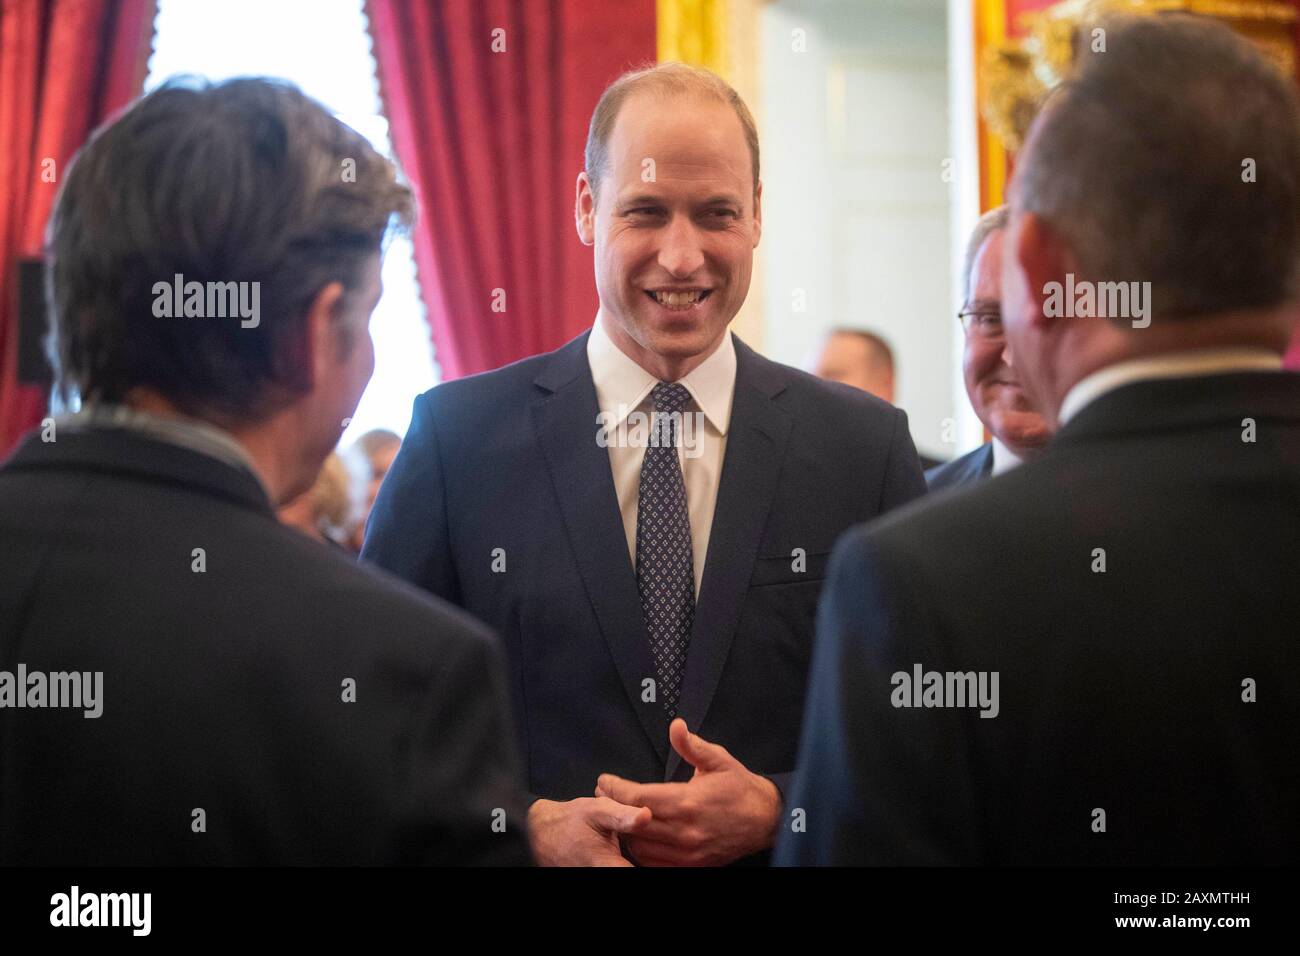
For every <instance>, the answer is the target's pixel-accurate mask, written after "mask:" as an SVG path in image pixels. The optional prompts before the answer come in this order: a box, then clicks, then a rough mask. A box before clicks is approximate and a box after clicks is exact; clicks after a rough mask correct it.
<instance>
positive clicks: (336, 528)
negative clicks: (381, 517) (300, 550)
mask: <svg viewBox="0 0 1300 956" xmlns="http://www.w3.org/2000/svg"><path fill="white" fill-rule="evenodd" d="M359 492H361V489H359V488H357V487H356V484H355V483H354V482H353V481H352V474H351V473H350V472H349V470H348V467H347V465H345V464H344V462H343V459H342V457H340V455H339V454H338V453H337V452H331V453H330V456H329V457H328V458H326V459H325V464H324V465H322V466H321V470H320V474H319V475H317V476H316V481H315V483H314V484H313V485H312V486H311V487H310V488H308V489H307V490H306V491H305V492H303V493H302V494H301V495H299V496H298V497H297V498H295V499H294V500H293V501H291V502H289V503H288V504H287V505H284V506H283V507H281V508H279V509H277V511H276V514H277V515H278V516H279V518H280V521H281V522H283V523H284V524H287V525H289V527H291V528H297V529H298V530H299V531H301V532H302V533H303V534H305V535H307V536H308V537H311V538H313V539H315V540H317V541H319V542H321V543H322V544H328V545H333V546H334V547H336V548H339V549H341V550H346V547H345V543H346V542H348V541H350V540H351V538H352V535H353V534H354V533H355V532H356V527H357V512H358V510H359V507H358V505H359V503H360V502H359V501H358V499H359V498H360V494H359ZM354 553H355V552H354Z"/></svg>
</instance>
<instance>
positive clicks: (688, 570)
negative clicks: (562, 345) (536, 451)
mask: <svg viewBox="0 0 1300 956" xmlns="http://www.w3.org/2000/svg"><path fill="white" fill-rule="evenodd" d="M650 394H651V397H652V398H653V399H654V416H653V422H654V426H653V428H652V432H653V434H652V436H651V438H650V441H649V442H648V444H647V447H646V450H645V460H644V461H642V462H641V488H640V491H639V493H638V495H637V504H636V584H637V590H638V591H640V592H641V614H642V616H643V617H644V618H645V627H646V633H647V634H648V635H649V637H650V653H651V655H652V656H653V657H654V662H655V670H656V671H657V673H658V678H659V699H660V700H661V701H663V705H664V709H665V710H667V711H668V719H669V720H672V719H673V718H674V717H675V716H677V701H678V698H680V697H681V693H682V672H683V671H684V670H685V669H686V647H687V644H688V643H689V642H690V637H691V623H692V622H693V621H694V620H695V565H694V559H693V556H692V552H691V520H690V514H689V512H688V511H687V508H686V483H685V481H684V480H683V479H682V466H681V463H680V462H679V461H678V459H677V442H678V439H679V438H680V425H681V415H682V408H683V407H684V406H685V405H686V403H687V401H689V400H690V397H691V395H690V392H688V391H687V390H686V386H684V385H669V384H666V383H664V382H660V383H659V384H658V385H656V386H655V387H654V391H652V392H651V393H650Z"/></svg>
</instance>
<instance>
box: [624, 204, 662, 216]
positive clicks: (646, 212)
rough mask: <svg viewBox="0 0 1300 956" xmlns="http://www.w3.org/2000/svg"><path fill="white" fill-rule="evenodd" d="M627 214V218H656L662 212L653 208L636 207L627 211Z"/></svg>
mask: <svg viewBox="0 0 1300 956" xmlns="http://www.w3.org/2000/svg"><path fill="white" fill-rule="evenodd" d="M627 214H628V215H629V216H658V215H661V214H662V212H661V210H658V209H656V208H655V207H654V206H638V207H637V208H636V209H629V210H628V211H627Z"/></svg>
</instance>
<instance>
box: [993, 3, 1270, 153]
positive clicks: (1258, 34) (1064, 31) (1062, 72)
mask: <svg viewBox="0 0 1300 956" xmlns="http://www.w3.org/2000/svg"><path fill="white" fill-rule="evenodd" d="M1169 11H1183V12H1187V13H1197V14H1201V15H1204V16H1210V17H1215V18H1216V19H1219V20H1223V21H1224V22H1226V23H1227V24H1228V25H1229V26H1231V27H1232V28H1233V29H1235V30H1237V31H1238V32H1239V33H1241V34H1243V35H1244V36H1246V37H1248V38H1249V39H1251V40H1252V41H1254V42H1255V43H1256V44H1257V45H1258V46H1259V47H1260V49H1261V50H1262V51H1263V52H1264V53H1265V54H1266V55H1267V56H1268V57H1269V58H1270V59H1271V60H1272V61H1273V62H1274V63H1276V64H1277V66H1278V68H1279V69H1280V70H1282V71H1283V72H1284V73H1286V74H1287V75H1288V76H1292V77H1294V76H1295V75H1296V56H1295V26H1296V8H1295V6H1293V5H1292V4H1291V3H1289V2H1286V0H1062V2H1061V3H1057V4H1054V5H1053V6H1051V7H1048V8H1046V9H1044V10H1042V11H1038V12H1034V13H1027V14H1025V15H1023V17H1022V19H1021V22H1020V23H1018V24H1017V26H1018V27H1020V28H1021V29H1022V30H1023V31H1024V32H1025V33H1026V36H1025V38H1024V39H1023V40H1008V41H1004V42H1003V43H999V44H996V45H992V46H989V47H987V48H986V49H985V50H984V51H983V53H982V54H981V59H980V64H979V84H978V89H979V101H980V114H981V116H982V117H983V118H984V121H985V122H986V123H987V124H988V126H989V128H990V129H991V130H993V131H994V132H995V133H996V134H997V135H998V136H999V137H1000V138H1001V139H1002V140H1003V141H1004V142H1005V143H1006V146H1007V148H1008V149H1009V150H1011V151H1012V152H1014V151H1015V150H1017V149H1019V147H1020V144H1021V142H1023V140H1024V135H1025V133H1026V132H1027V131H1028V129H1029V124H1030V123H1031V122H1032V121H1033V118H1034V116H1035V114H1036V113H1037V112H1038V106H1039V104H1040V103H1041V101H1042V97H1043V95H1044V94H1045V93H1046V92H1047V91H1049V90H1050V89H1052V88H1053V87H1054V86H1056V85H1057V84H1059V83H1060V82H1061V81H1062V80H1064V79H1065V78H1066V77H1068V76H1069V75H1070V71H1071V69H1072V68H1073V63H1074V51H1075V49H1076V46H1077V43H1078V42H1079V37H1080V30H1081V29H1084V28H1086V27H1087V26H1088V25H1089V24H1092V23H1095V22H1096V21H1097V20H1099V19H1101V18H1102V17H1103V16H1104V15H1106V14H1112V13H1132V14H1141V15H1153V14H1157V13H1165V12H1169Z"/></svg>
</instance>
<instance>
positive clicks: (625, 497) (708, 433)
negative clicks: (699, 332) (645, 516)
mask: <svg viewBox="0 0 1300 956" xmlns="http://www.w3.org/2000/svg"><path fill="white" fill-rule="evenodd" d="M605 321H606V320H605V317H604V315H603V314H597V316H596V322H595V324H594V325H593V326H592V329H591V335H590V337H589V338H588V339H587V362H588V363H589V364H590V365H591V377H592V380H593V381H594V382H595V385H596V403H597V404H598V405H599V406H600V411H601V414H602V416H604V417H603V419H602V421H603V423H604V424H605V426H606V428H607V429H608V430H609V431H610V439H609V442H608V449H609V465H610V469H611V470H612V471H613V474H614V490H615V492H617V494H618V508H619V511H620V512H622V514H623V531H624V533H625V534H626V535H627V553H628V557H629V559H630V560H631V562H632V567H633V569H635V568H636V515H637V497H638V494H639V492H640V489H641V462H642V461H643V460H644V459H645V444H644V441H637V440H636V438H635V436H636V435H637V434H638V432H637V430H632V429H628V430H627V434H628V435H631V436H633V440H631V441H620V440H618V439H617V437H616V436H615V434H614V433H613V429H615V428H617V427H618V426H621V425H625V424H626V422H627V418H628V416H629V415H630V414H631V413H632V412H634V411H637V412H641V413H643V414H644V415H647V416H648V415H649V414H650V413H651V412H652V411H653V410H654V404H653V402H652V400H651V398H650V391H651V389H653V388H654V387H655V386H656V385H657V384H659V380H658V379H656V378H655V377H654V376H653V375H651V374H650V373H649V372H647V371H646V370H645V369H643V368H642V367H641V366H640V365H638V364H637V363H636V362H635V361H633V360H632V359H631V358H630V357H629V356H628V355H626V354H625V353H624V352H623V351H622V350H621V349H620V348H619V347H618V346H617V345H615V344H614V340H613V339H611V338H610V337H609V333H608V332H606V331H605V327H604V322H605ZM681 384H682V385H684V386H686V390H687V391H688V392H690V393H691V401H690V402H689V403H688V404H687V408H685V409H683V416H684V419H685V418H686V417H690V416H691V413H695V412H702V413H703V427H702V428H701V429H695V428H694V422H695V420H696V419H695V418H692V419H691V421H690V422H687V421H685V420H684V421H683V425H682V428H681V434H680V436H679V442H678V448H677V458H678V461H680V462H681V465H682V478H683V480H684V481H685V483H686V506H687V510H688V512H689V514H690V522H691V552H692V561H693V563H694V565H695V567H694V571H695V596H696V597H697V598H698V597H699V594H700V581H701V579H702V578H703V576H704V559H705V557H706V556H707V555H708V552H709V531H710V530H711V529H712V527H713V508H714V505H716V504H717V500H718V481H719V479H720V477H721V476H722V459H723V456H724V455H725V453H726V450H727V426H728V425H729V424H730V422H731V400H732V396H733V394H734V392H735V387H736V347H735V345H733V344H732V341H731V333H730V332H728V333H727V334H726V335H724V336H723V337H722V342H721V343H720V344H719V345H718V346H717V348H715V349H714V350H713V354H712V355H710V356H709V357H708V358H706V359H705V360H704V361H703V362H701V363H700V364H699V366H697V367H696V368H695V370H694V371H692V372H691V373H690V374H689V375H687V376H686V377H685V378H683V379H682V380H681ZM592 424H593V425H595V426H597V428H599V426H600V424H601V423H600V422H593V423H592ZM687 443H689V444H691V446H692V447H691V448H689V449H688V448H687V447H686V444H687Z"/></svg>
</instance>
